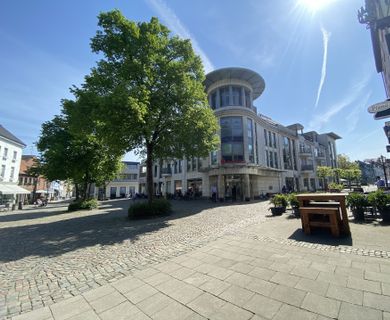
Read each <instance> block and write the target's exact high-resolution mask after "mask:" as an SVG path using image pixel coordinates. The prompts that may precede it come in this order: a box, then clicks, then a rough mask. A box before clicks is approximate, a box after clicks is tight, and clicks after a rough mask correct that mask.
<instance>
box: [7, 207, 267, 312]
mask: <svg viewBox="0 0 390 320" xmlns="http://www.w3.org/2000/svg"><path fill="white" fill-rule="evenodd" d="M129 203H130V200H118V201H112V202H107V203H106V204H105V205H103V206H102V208H100V210H94V211H90V212H74V213H67V212H65V210H66V206H65V205H63V206H61V205H60V204H59V205H57V207H52V208H44V209H35V210H28V211H26V212H24V211H21V212H17V213H15V212H9V213H1V215H0V263H1V264H0V319H1V318H5V317H6V316H11V315H15V314H19V313H22V312H26V311H29V310H32V309H36V308H40V307H42V306H48V305H51V304H53V303H55V302H58V301H60V300H63V299H65V298H68V297H71V296H75V295H78V294H80V293H82V292H85V291H88V290H90V289H91V288H95V287H98V286H101V285H103V284H106V283H108V282H112V281H115V280H117V279H120V278H121V277H124V276H126V275H128V274H131V273H132V272H133V271H134V270H136V269H142V268H144V267H145V265H149V264H151V263H157V262H161V261H164V260H166V259H168V258H170V257H172V256H177V255H180V254H182V253H184V252H187V251H189V250H191V249H192V248H196V247H199V246H201V245H202V244H204V243H207V242H209V241H210V240H213V239H216V238H218V237H219V236H221V235H223V234H225V233H226V232H233V231H234V230H238V229H240V228H242V227H244V226H246V225H251V224H255V223H259V222H261V221H264V220H265V215H266V212H267V211H266V208H267V205H268V204H267V203H265V202H259V203H245V204H235V205H232V204H229V205H224V206H219V205H217V204H212V203H210V202H206V201H190V202H184V201H177V202H174V214H172V215H171V216H170V217H168V218H164V219H155V220H150V221H149V220H146V221H145V220H144V221H136V222H134V221H133V222H131V221H129V220H128V219H127V217H126V209H127V207H128V206H129Z"/></svg>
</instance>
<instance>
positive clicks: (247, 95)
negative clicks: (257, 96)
mask: <svg viewBox="0 0 390 320" xmlns="http://www.w3.org/2000/svg"><path fill="white" fill-rule="evenodd" d="M245 107H247V108H251V107H252V106H251V93H250V91H249V90H247V89H245Z"/></svg>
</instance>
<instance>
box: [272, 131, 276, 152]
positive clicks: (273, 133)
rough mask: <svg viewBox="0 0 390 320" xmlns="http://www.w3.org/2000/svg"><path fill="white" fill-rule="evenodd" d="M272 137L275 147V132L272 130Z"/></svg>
mask: <svg viewBox="0 0 390 320" xmlns="http://www.w3.org/2000/svg"><path fill="white" fill-rule="evenodd" d="M272 137H273V139H274V148H276V134H275V132H272Z"/></svg>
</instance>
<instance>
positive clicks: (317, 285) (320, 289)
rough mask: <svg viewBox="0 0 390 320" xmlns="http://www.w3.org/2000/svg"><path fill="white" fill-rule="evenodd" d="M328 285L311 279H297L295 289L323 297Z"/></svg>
mask: <svg viewBox="0 0 390 320" xmlns="http://www.w3.org/2000/svg"><path fill="white" fill-rule="evenodd" d="M328 287H329V283H327V282H322V281H315V280H311V279H306V278H301V279H299V281H298V283H297V285H296V286H295V288H297V289H301V290H304V291H308V292H311V293H315V294H318V295H321V296H325V295H326V292H327V291H328Z"/></svg>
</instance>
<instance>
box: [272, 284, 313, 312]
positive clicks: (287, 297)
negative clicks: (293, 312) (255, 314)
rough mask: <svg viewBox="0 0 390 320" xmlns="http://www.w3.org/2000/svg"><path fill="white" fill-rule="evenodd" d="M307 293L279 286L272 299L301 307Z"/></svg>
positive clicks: (273, 292)
mask: <svg viewBox="0 0 390 320" xmlns="http://www.w3.org/2000/svg"><path fill="white" fill-rule="evenodd" d="M305 295H306V291H301V290H298V289H294V288H291V287H287V286H284V285H277V286H276V288H275V289H274V290H273V291H272V293H271V295H270V298H272V299H275V300H279V301H281V302H285V303H288V304H291V305H293V306H297V307H300V306H301V304H302V301H303V299H304V298H305Z"/></svg>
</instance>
